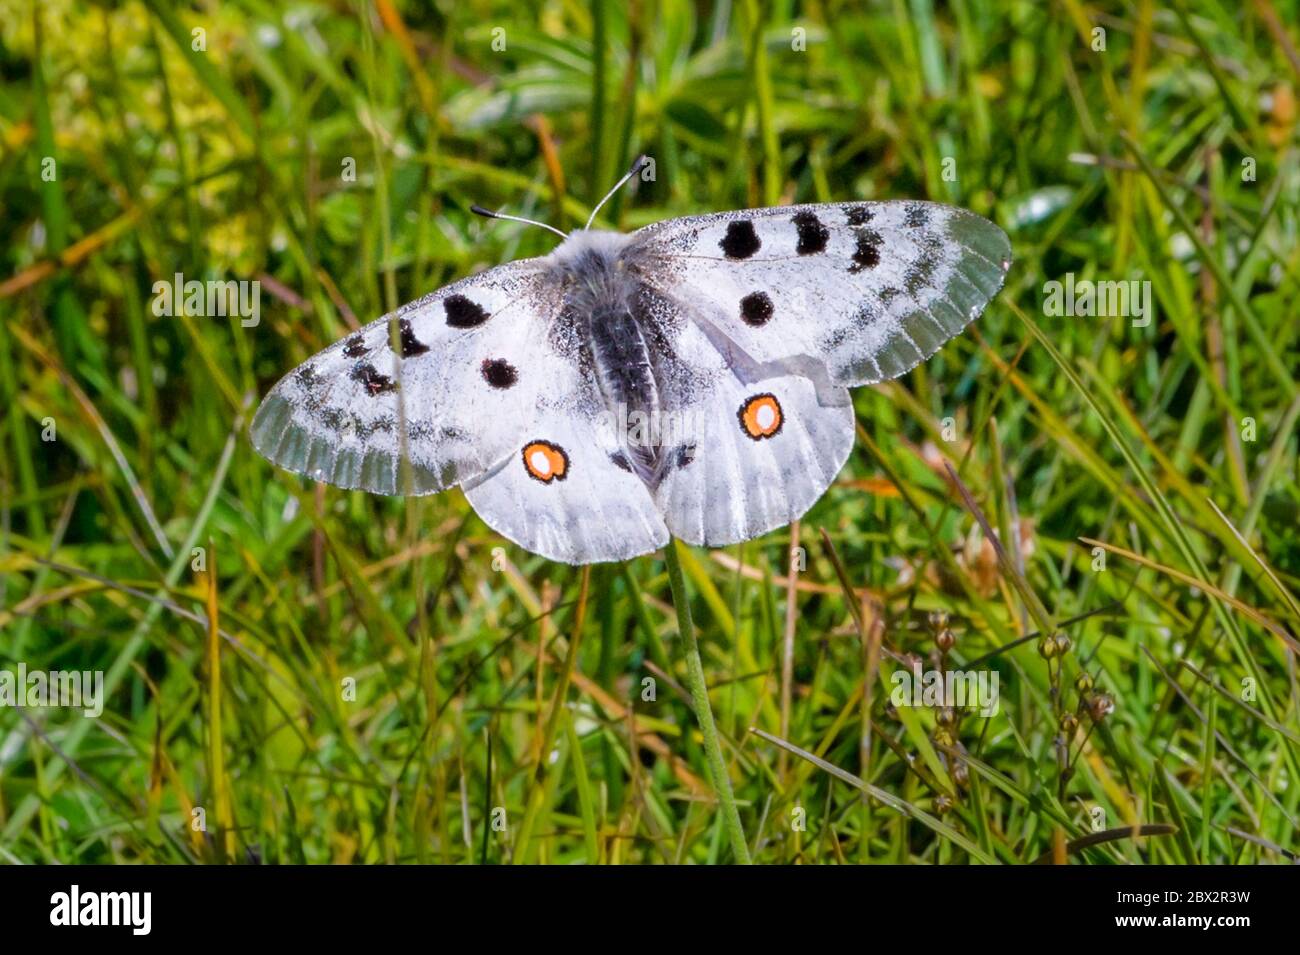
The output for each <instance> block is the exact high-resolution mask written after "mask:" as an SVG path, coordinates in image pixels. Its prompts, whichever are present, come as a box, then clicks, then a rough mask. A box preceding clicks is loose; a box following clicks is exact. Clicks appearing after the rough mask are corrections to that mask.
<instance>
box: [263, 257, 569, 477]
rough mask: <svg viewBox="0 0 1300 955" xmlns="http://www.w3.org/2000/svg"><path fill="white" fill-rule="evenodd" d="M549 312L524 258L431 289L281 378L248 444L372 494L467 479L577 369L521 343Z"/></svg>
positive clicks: (547, 297) (283, 463)
mask: <svg viewBox="0 0 1300 955" xmlns="http://www.w3.org/2000/svg"><path fill="white" fill-rule="evenodd" d="M558 308H559V299H558V295H557V294H556V293H555V292H554V291H552V290H550V289H549V288H548V287H547V285H546V283H544V282H543V281H542V280H541V278H540V273H539V271H538V270H537V268H536V267H535V265H534V264H533V263H530V262H528V261H523V262H517V263H512V264H510V265H505V266H501V267H499V268H494V269H490V270H488V271H486V272H482V273H480V274H478V275H474V276H471V277H469V278H467V279H464V280H462V281H459V282H456V283H454V284H452V285H449V286H447V287H445V288H442V289H439V290H438V291H436V292H434V293H432V294H430V295H427V296H425V297H424V298H421V299H419V300H417V301H415V302H411V303H410V304H408V305H404V306H403V307H402V308H400V309H398V310H397V312H395V313H393V315H391V316H385V317H383V318H381V319H378V320H376V321H373V322H371V323H370V324H368V325H366V326H365V327H364V328H362V329H360V330H359V331H357V332H355V333H353V334H352V335H350V336H348V337H347V338H345V339H343V340H342V341H339V342H336V343H335V344H333V345H331V346H330V347H329V348H326V349H325V350H324V351H322V352H320V353H318V354H317V355H315V356H314V357H312V358H310V359H309V360H307V361H306V362H304V363H303V364H302V365H300V366H299V367H298V368H297V369H295V370H294V371H292V372H290V373H289V374H288V375H286V376H285V377H284V378H283V379H282V380H281V381H280V383H279V384H277V385H276V386H275V388H273V389H272V390H271V392H270V393H269V394H268V395H267V397H266V399H265V401H263V403H262V406H261V408H259V409H258V412H257V415H256V416H255V417H254V419H253V423H252V426H251V429H250V434H251V437H252V440H253V445H254V447H256V448H257V450H258V451H259V452H260V453H261V454H262V455H263V456H265V457H266V458H268V459H270V460H271V461H272V462H274V463H275V464H278V465H279V466H280V467H282V468H285V469H287V470H289V471H295V472H297V473H299V474H305V475H307V476H308V477H311V478H313V479H315V480H318V481H325V482H327V483H329V484H334V485H337V486H339V487H343V488H360V489H363V490H366V491H371V492H374V493H378V494H407V493H413V494H429V493H432V492H435V491H441V490H444V489H446V488H448V487H451V486H453V485H455V484H458V483H460V482H461V481H464V480H467V479H470V478H473V477H476V476H477V475H479V474H482V473H483V472H485V471H487V470H488V469H489V468H491V467H492V466H494V465H495V464H497V463H498V462H499V461H500V460H501V459H502V458H503V457H504V456H505V455H507V454H508V453H510V452H512V451H516V450H518V444H519V441H520V440H522V436H523V434H524V433H525V431H526V428H527V424H528V417H529V415H530V414H531V409H532V408H533V407H534V406H535V405H536V403H537V400H538V393H539V391H541V390H542V389H543V388H545V387H546V386H547V384H548V382H551V381H553V380H554V379H555V378H556V377H563V376H565V375H570V376H571V375H573V374H574V372H573V371H572V362H565V361H564V360H563V359H561V358H560V357H559V356H555V355H551V354H550V353H548V352H546V351H544V350H536V349H535V348H530V345H529V343H530V341H531V340H533V339H537V338H538V337H539V336H540V334H542V333H544V330H545V329H546V327H547V324H548V318H549V316H548V314H547V313H548V311H555V310H558ZM390 319H396V321H397V326H398V343H397V344H398V347H397V349H396V350H395V349H394V348H393V341H392V335H391V331H392V325H391V323H390ZM398 354H400V356H401V358H400V362H399V361H398V360H397V358H398ZM525 359H527V360H528V364H525ZM566 366H567V367H566ZM403 446H404V451H405V454H406V458H407V460H408V461H409V464H410V468H409V477H408V475H407V474H406V469H404V468H401V467H399V464H398V462H399V455H400V454H401V453H402V451H403Z"/></svg>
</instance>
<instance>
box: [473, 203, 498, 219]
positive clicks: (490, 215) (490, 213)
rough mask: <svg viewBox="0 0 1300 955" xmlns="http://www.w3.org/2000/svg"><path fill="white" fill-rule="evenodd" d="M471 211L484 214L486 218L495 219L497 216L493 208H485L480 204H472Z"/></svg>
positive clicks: (477, 214)
mask: <svg viewBox="0 0 1300 955" xmlns="http://www.w3.org/2000/svg"><path fill="white" fill-rule="evenodd" d="M469 211H470V212H472V213H474V215H476V216H483V218H485V219H495V218H496V217H497V214H496V213H495V212H493V211H492V210H491V209H484V208H483V207H482V206H479V205H473V206H470V207H469Z"/></svg>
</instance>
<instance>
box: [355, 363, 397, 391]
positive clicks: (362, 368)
mask: <svg viewBox="0 0 1300 955" xmlns="http://www.w3.org/2000/svg"><path fill="white" fill-rule="evenodd" d="M351 375H352V380H353V381H359V382H361V384H362V385H363V386H364V387H365V389H366V391H367V392H369V393H370V394H371V395H382V394H385V393H387V392H390V391H396V390H397V385H395V384H393V379H391V378H389V377H388V376H387V375H382V374H380V373H379V372H378V371H376V370H375V366H374V365H372V364H370V363H369V362H365V361H359V362H357V363H356V364H355V365H353V366H352V372H351Z"/></svg>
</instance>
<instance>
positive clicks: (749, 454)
mask: <svg viewBox="0 0 1300 955" xmlns="http://www.w3.org/2000/svg"><path fill="white" fill-rule="evenodd" d="M639 168H640V164H639V163H638V165H637V166H634V167H633V169H632V170H631V172H629V173H628V174H627V176H625V177H624V179H623V182H626V181H627V180H628V179H629V178H630V177H631V176H633V175H634V174H635V173H636V172H637V171H638V170H639ZM621 185H622V183H620V186H621ZM618 188H619V187H618V186H616V187H615V189H614V190H611V191H610V195H613V194H614V192H615V191H616V190H617V189H618ZM608 198H609V196H606V199H608ZM602 204H603V200H602ZM599 208H600V207H599V206H597V211H598V210H599ZM474 211H476V212H480V213H482V214H485V215H488V216H490V217H493V218H505V219H513V218H516V217H513V216H506V215H503V214H499V213H490V212H487V211H486V210H482V209H479V208H478V207H475V210H474ZM595 215H596V212H594V211H593V213H592V219H591V220H588V223H587V227H586V228H584V229H582V230H577V231H574V232H573V233H571V234H569V235H565V234H564V233H563V232H559V230H555V229H552V231H554V232H557V234H559V235H560V236H562V237H563V238H564V241H563V242H562V243H561V244H560V245H559V246H557V247H556V248H555V250H554V251H552V252H551V253H550V254H549V255H546V256H543V257H540V258H533V259H525V260H521V261H517V262H512V263H509V264H506V265H501V266H498V267H496V268H492V269H488V270H486V271H484V272H481V273H479V274H477V275H472V276H470V277H468V278H465V279H462V280H460V281H458V282H454V283H453V284H451V285H448V286H446V287H445V288H441V289H439V290H437V291H436V292H432V293H431V294H429V295H426V296H424V297H423V298H421V299H418V300H416V301H414V302H411V303H409V304H407V305H404V306H402V307H401V308H399V309H398V310H397V311H396V312H394V313H392V314H390V315H386V316H384V317H383V318H380V319H378V320H376V321H373V322H371V323H370V324H368V325H366V326H365V327H364V328H362V329H360V330H359V331H356V332H354V333H353V334H351V335H349V336H348V337H346V338H344V339H343V340H342V341H340V342H337V343H335V344H334V345H331V346H330V347H329V348H326V349H325V350H324V351H322V352H320V353H319V354H317V355H316V356H314V357H313V358H311V359H309V360H308V361H306V362H305V363H303V364H302V365H300V366H299V367H298V368H297V369H295V370H294V371H292V372H290V373H289V374H288V375H287V376H285V377H284V378H283V379H282V380H281V381H280V382H279V384H277V385H276V386H275V387H274V388H273V389H272V390H271V391H270V393H269V394H268V395H267V397H266V399H265V400H264V401H263V403H262V405H261V407H260V408H259V409H258V412H257V414H256V416H255V417H254V419H253V422H252V425H251V428H250V436H251V438H252V442H253V445H254V447H255V448H256V449H257V450H258V451H259V452H260V453H261V454H262V455H264V456H265V457H266V458H268V459H269V460H271V461H272V462H274V463H275V464H277V465H279V466H280V467H282V468H285V469H287V470H289V471H294V472H297V473H300V474H304V475H306V476H308V477H309V478H312V479H314V480H317V481H324V482H327V483H329V484H334V485H337V486H339V487H342V488H360V489H363V490H366V491H370V492H373V493H377V494H389V495H397V494H405V495H414V494H430V493H434V492H437V491H443V490H447V489H449V488H451V487H455V486H459V487H460V488H461V489H462V490H463V491H464V493H465V496H466V498H467V499H468V500H469V503H470V505H471V506H472V507H473V508H474V510H475V511H476V512H477V513H478V515H479V516H480V517H481V518H482V519H483V520H484V521H485V522H486V523H487V524H488V525H489V526H490V527H492V528H493V529H495V530H496V531H498V532H499V533H500V534H502V535H503V536H505V537H507V538H509V539H510V540H512V541H514V542H515V543H516V544H518V545H520V546H521V547H523V548H525V549H527V550H529V551H532V552H534V553H536V554H540V555H542V556H543V557H546V558H549V559H551V560H555V561H562V562H565V563H570V564H587V563H594V562H600V561H618V560H625V559H628V558H631V557H635V556H637V555H640V554H646V553H650V552H652V551H655V550H657V549H658V548H660V547H662V546H663V545H665V544H666V543H667V542H668V539H669V535H670V534H671V535H673V536H675V537H677V538H678V539H680V540H682V541H685V542H687V543H689V544H696V545H703V546H707V547H719V546H723V545H727V544H734V543H737V542H739V541H743V540H748V539H750V538H753V537H757V536H759V535H761V534H764V533H766V532H768V531H771V530H773V529H775V528H778V527H781V526H783V525H785V524H788V523H789V522H791V521H792V520H795V519H797V518H799V517H801V516H802V515H803V514H804V513H805V512H806V511H807V510H808V509H809V508H810V507H811V506H812V505H813V504H814V503H815V502H816V501H817V499H818V498H819V497H821V495H822V493H823V492H824V491H825V490H826V489H827V487H829V486H830V484H831V482H832V481H833V480H834V479H835V476H836V474H837V473H838V472H839V471H840V469H841V468H842V467H843V465H844V463H845V461H846V460H847V459H848V456H849V452H850V450H851V449H852V446H853V439H854V425H855V418H854V412H853V405H852V402H851V400H850V394H849V390H848V389H849V388H850V387H856V386H860V385H869V384H872V383H875V382H881V381H885V380H887V379H890V378H895V377H897V376H899V375H902V374H903V373H904V372H906V371H908V370H909V369H911V368H912V367H914V366H915V365H917V364H918V363H919V362H921V361H924V360H925V359H926V358H928V357H930V356H931V355H932V354H934V353H935V352H936V351H937V350H938V349H939V348H940V346H942V345H943V344H944V342H946V341H947V340H948V339H950V338H952V337H953V336H954V335H957V334H958V333H959V332H961V331H962V329H964V328H965V327H966V325H967V324H968V323H970V322H971V321H972V320H974V319H975V318H976V316H978V315H979V314H980V312H981V311H982V310H983V309H984V307H985V306H986V305H987V304H988V302H989V300H990V299H991V298H992V297H993V296H994V295H995V294H996V293H997V291H998V290H999V289H1000V288H1001V286H1002V282H1003V279H1004V278H1005V276H1006V272H1007V270H1008V268H1009V267H1010V263H1011V248H1010V243H1009V242H1008V239H1007V236H1006V234H1005V233H1004V232H1003V231H1002V230H1001V229H999V228H998V227H997V226H996V225H994V224H993V223H991V222H989V221H988V220H986V219H984V218H981V217H980V216H977V215H975V214H973V213H970V212H967V211H965V210H962V209H959V208H955V207H952V206H946V205H939V204H936V203H931V202H920V201H907V200H902V201H883V202H843V203H821V204H815V205H795V206H783V207H779V208H764V209H747V210H743V211H737V212H720V213H712V214H707V215H698V216H687V217H685V218H679V219H670V220H666V221H663V222H658V223H655V224H652V225H649V226H646V227H644V228H642V229H639V230H637V231H636V232H633V233H630V234H623V233H618V232H606V231H599V230H592V229H591V228H590V226H591V222H592V221H594V219H595ZM518 221H529V220H518ZM534 224H536V225H542V223H534ZM545 228H551V227H550V226H545Z"/></svg>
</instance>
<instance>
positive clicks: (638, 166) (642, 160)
mask: <svg viewBox="0 0 1300 955" xmlns="http://www.w3.org/2000/svg"><path fill="white" fill-rule="evenodd" d="M647 162H648V160H647V158H646V157H645V156H640V157H638V159H637V161H636V162H634V163H633V164H632V168H631V169H629V170H628V171H627V175H625V176H624V177H623V178H622V179H620V180H619V181H618V183H617V184H616V185H615V186H614V188H613V189H611V190H609V192H607V193H605V198H604V199H601V200H600V202H598V203H596V208H594V209H592V210H591V217H590V218H589V219H587V224H586V225H585V226H583V227H582V229H583V231H584V232H585V231H586V230H587V229H590V228H591V224H592V223H593V222H595V221H596V213H597V212H599V211H600V207H601V206H603V205H604V204H605V203H607V202H609V200H610V199H612V198H613V197H614V193H616V192H618V191H619V190H620V189H622V188H623V187H624V186H625V185H627V181H628V180H629V179H631V178H632V177H633V176H635V175H636V174H637V173H639V172H640V171H641V170H642V168H643V167H644V166H645V164H646V163H647Z"/></svg>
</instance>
